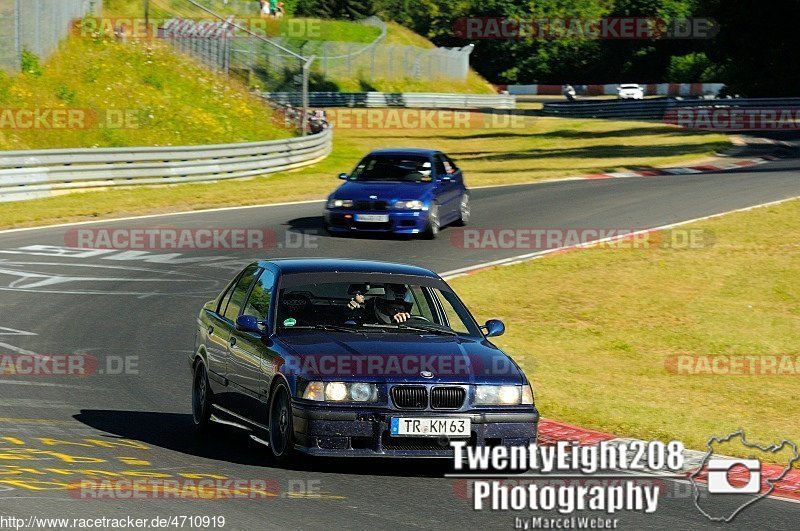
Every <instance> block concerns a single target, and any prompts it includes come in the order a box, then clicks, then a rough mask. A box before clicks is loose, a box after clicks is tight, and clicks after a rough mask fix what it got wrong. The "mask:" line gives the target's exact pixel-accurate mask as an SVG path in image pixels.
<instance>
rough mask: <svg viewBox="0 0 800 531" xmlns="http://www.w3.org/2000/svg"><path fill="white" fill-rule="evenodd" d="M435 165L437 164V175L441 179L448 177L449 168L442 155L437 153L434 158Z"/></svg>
mask: <svg viewBox="0 0 800 531" xmlns="http://www.w3.org/2000/svg"><path fill="white" fill-rule="evenodd" d="M433 160H434V163H435V164H436V175H437V176H438V177H441V176H443V175H447V167H446V166H445V164H444V159H442V155H441V154H439V153H437V154H436V156H434V157H433Z"/></svg>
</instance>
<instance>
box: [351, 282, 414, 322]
mask: <svg viewBox="0 0 800 531" xmlns="http://www.w3.org/2000/svg"><path fill="white" fill-rule="evenodd" d="M407 293H408V288H406V286H405V285H404V284H386V285H385V287H384V294H383V295H382V296H380V295H376V296H374V297H372V298H370V299H369V300H366V298H365V297H364V295H363V294H362V293H361V292H356V293H355V295H354V296H353V298H352V299H350V302H348V303H347V309H348V310H350V311H351V312H352V315H351V316H350V318H349V319H348V321H352V322H358V323H361V324H363V323H369V324H398V323H405V322H406V321H408V320H409V319H411V313H410V310H411V303H409V302H406V300H405V299H406V294H407Z"/></svg>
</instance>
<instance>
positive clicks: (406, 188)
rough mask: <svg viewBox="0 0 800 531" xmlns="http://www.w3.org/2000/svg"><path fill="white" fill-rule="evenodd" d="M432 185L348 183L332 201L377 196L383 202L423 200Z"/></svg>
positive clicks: (337, 191)
mask: <svg viewBox="0 0 800 531" xmlns="http://www.w3.org/2000/svg"><path fill="white" fill-rule="evenodd" d="M431 186H432V185H431V183H402V182H390V183H381V182H375V181H365V182H347V183H344V184H343V185H342V186H340V187H339V189H338V190H336V191H335V192H334V193H333V195H332V196H331V198H332V199H353V200H369V199H371V197H370V196H376V197H377V198H378V199H380V200H382V201H392V200H397V199H423V198H424V197H425V195H426V194H428V193H429V191H430V189H431Z"/></svg>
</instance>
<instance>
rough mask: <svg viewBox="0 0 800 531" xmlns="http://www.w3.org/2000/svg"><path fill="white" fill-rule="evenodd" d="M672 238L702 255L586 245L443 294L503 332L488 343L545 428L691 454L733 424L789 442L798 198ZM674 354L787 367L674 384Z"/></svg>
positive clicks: (797, 314) (795, 434)
mask: <svg viewBox="0 0 800 531" xmlns="http://www.w3.org/2000/svg"><path fill="white" fill-rule="evenodd" d="M684 228H686V229H699V230H702V231H703V233H702V234H704V235H713V245H709V246H703V247H702V248H697V249H691V250H688V249H684V250H678V249H664V248H658V249H644V248H639V249H630V248H616V249H614V248H608V247H606V248H599V247H598V248H591V249H586V250H582V251H575V252H571V253H566V254H562V255H556V256H550V257H547V258H544V259H540V260H534V261H531V262H527V263H523V264H519V265H515V266H508V267H501V268H497V269H494V270H490V271H486V272H481V273H478V274H476V275H474V276H469V277H462V278H457V279H454V280H453V281H452V284H453V286H454V288H455V289H456V290H457V291H458V292H459V294H460V295H461V296H462V297H463V298H464V299H465V301H466V302H467V304H468V305H469V306H470V307H471V308H472V309H473V311H474V312H475V313H476V316H478V317H479V318H480V319H488V318H494V317H499V318H501V319H504V320H505V321H506V324H507V325H508V332H507V333H506V335H504V336H502V337H499V338H497V344H498V345H499V346H501V347H502V348H504V349H506V350H507V352H509V353H510V354H511V355H512V356H514V358H515V359H516V360H517V361H518V362H520V364H521V365H522V366H523V368H524V369H525V371H526V373H527V374H528V375H529V377H530V378H531V380H532V381H533V382H534V386H535V391H536V396H537V401H538V405H539V407H540V409H541V412H542V415H543V416H544V417H546V418H550V419H554V420H559V421H563V422H568V423H572V424H577V425H580V426H584V427H587V428H594V429H598V430H602V431H606V432H610V433H614V434H616V435H620V436H630V437H638V438H642V439H651V438H653V439H661V440H671V439H679V440H682V441H684V442H685V443H686V445H687V447H691V448H697V449H704V448H705V443H706V440H707V439H708V437H710V436H711V435H712V434H716V435H720V436H721V435H727V434H728V433H731V432H733V431H735V430H736V429H738V428H740V427H741V428H744V429H745V432H746V433H747V436H748V439H749V440H751V441H759V443H760V444H770V443H772V442H777V441H779V440H782V439H784V438H787V439H790V440H794V441H800V427H798V424H797V418H798V414H799V413H800V411H798V406H797V400H796V394H797V384H798V378H800V366H798V365H800V348H799V347H798V346H800V303H798V301H800V285H799V284H798V283H797V279H798V278H800V253H799V252H798V241H800V200H794V201H790V202H787V203H784V204H781V205H776V206H770V207H764V208H760V209H756V210H753V211H749V212H741V213H734V214H730V215H727V216H724V217H722V218H718V219H714V220H708V221H703V222H699V223H697V224H695V225H692V226H691V227H684ZM706 240H707V241H709V242H710V241H711V239H709V238H706ZM621 247H622V246H621ZM486 286H492V289H491V290H486V289H485V287H486ZM534 287H535V289H533V288H534ZM532 294H534V295H532ZM677 355H689V356H711V357H713V356H735V355H741V356H781V355H787V356H790V357H791V359H794V360H795V361H796V364H795V365H793V368H794V369H795V371H794V372H793V373H792V374H788V373H784V375H778V374H776V375H768V374H765V375H760V376H744V375H722V374H708V373H707V371H706V372H703V370H702V369H700V368H701V367H702V366H701V365H699V364H695V365H692V367H694V368H697V369H700V372H701V374H692V375H687V374H680V373H678V374H676V373H675V370H674V369H673V370H669V369H668V368H667V367H670V366H671V367H675V366H674V365H672V363H673V361H670V360H671V359H672V360H674V358H673V357H674V356H677ZM707 359H710V358H707ZM784 359H785V358H784ZM722 367H724V365H723V366H722ZM784 368H785V369H787V368H786V367H784ZM787 370H788V369H787ZM726 451H729V452H733V453H738V455H744V454H743V453H742V451H743V448H742V447H741V446H739V447H738V448H737V447H731V448H730V449H728V450H726ZM722 453H725V452H722ZM729 455H730V454H729Z"/></svg>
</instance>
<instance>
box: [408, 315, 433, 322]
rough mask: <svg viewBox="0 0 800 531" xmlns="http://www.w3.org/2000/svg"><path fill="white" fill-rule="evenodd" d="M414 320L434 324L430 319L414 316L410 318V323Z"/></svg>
mask: <svg viewBox="0 0 800 531" xmlns="http://www.w3.org/2000/svg"><path fill="white" fill-rule="evenodd" d="M412 319H419V320H420V321H426V322H428V323H430V322H432V321H431V320H430V319H428V318H427V317H425V316H422V315H412V316H411V317H409V318H408V320H409V321H410V320H412Z"/></svg>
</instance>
